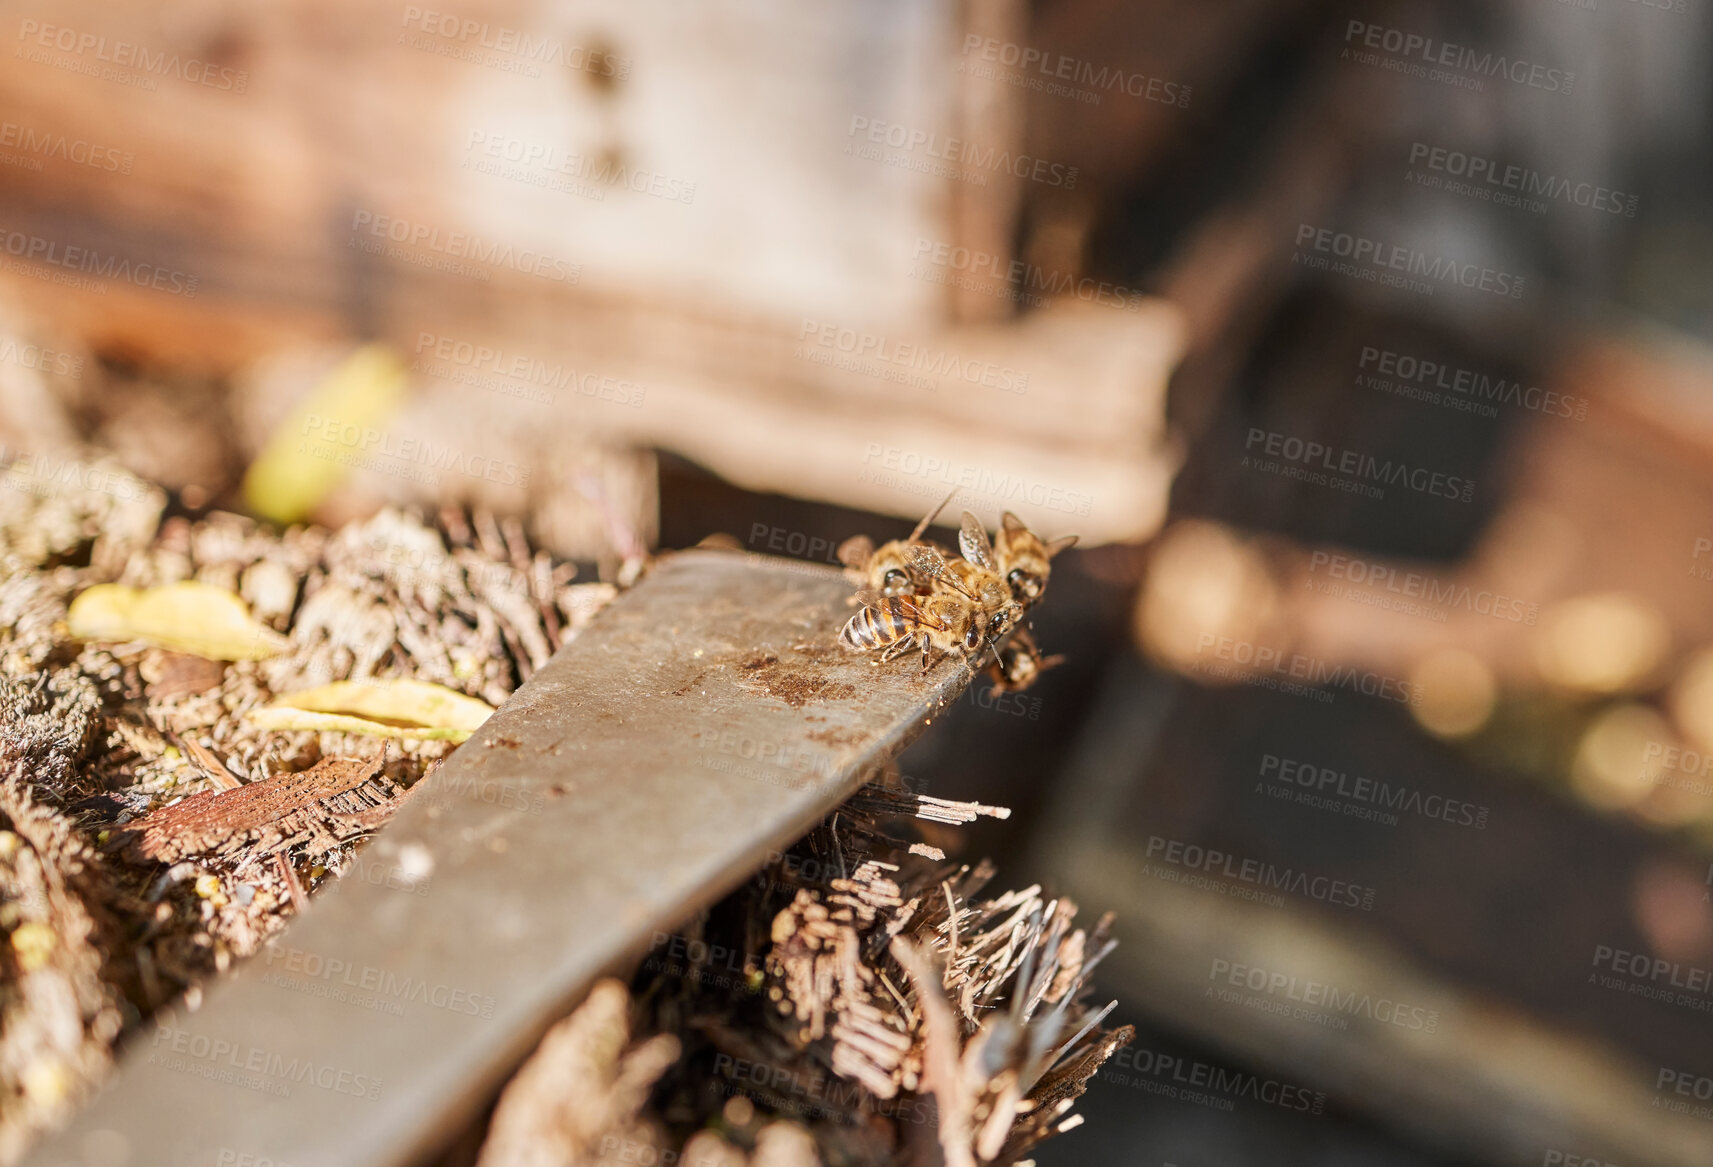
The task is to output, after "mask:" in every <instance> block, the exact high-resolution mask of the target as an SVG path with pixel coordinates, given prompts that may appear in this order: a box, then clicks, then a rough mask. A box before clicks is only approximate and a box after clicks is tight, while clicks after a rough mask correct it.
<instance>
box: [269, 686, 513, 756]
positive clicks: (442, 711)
mask: <svg viewBox="0 0 1713 1167" xmlns="http://www.w3.org/2000/svg"><path fill="white" fill-rule="evenodd" d="M493 712H494V707H493V706H492V705H489V704H488V703H487V702H486V701H479V700H477V699H476V698H474V697H466V696H465V695H464V694H462V693H459V692H456V691H454V690H452V689H448V688H446V687H445V686H444V685H434V684H430V683H429V682H427V681H408V680H396V679H394V680H385V679H383V680H375V681H335V682H333V683H332V684H331V685H319V686H317V687H315V688H313V689H300V690H298V691H297V692H295V693H287V694H285V695H284V696H282V697H280V698H279V699H278V700H276V701H274V702H273V703H272V704H269V705H265V706H263V707H262V708H260V709H256V710H252V711H251V712H250V714H249V719H250V721H251V722H252V723H254V724H256V725H259V726H261V727H262V728H263V729H286V730H293V729H313V730H335V731H338V732H342V733H364V734H369V735H371V736H374V737H396V738H425V739H428V740H431V741H450V742H461V741H463V740H465V739H466V738H468V737H469V736H470V735H471V734H472V733H474V732H475V731H476V729H477V727H478V726H480V725H481V724H482V723H483V722H484V721H486V720H488V718H489V717H490V716H492V714H493Z"/></svg>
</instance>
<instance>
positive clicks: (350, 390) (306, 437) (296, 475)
mask: <svg viewBox="0 0 1713 1167" xmlns="http://www.w3.org/2000/svg"><path fill="white" fill-rule="evenodd" d="M409 384H410V371H409V370H408V369H406V368H405V365H404V361H403V360H401V359H400V357H399V355H398V354H397V353H396V352H394V351H393V350H391V349H389V348H387V347H386V346H385V345H378V344H372V345H365V346H364V347H362V348H360V349H357V350H355V351H354V352H352V353H351V354H350V355H349V356H347V357H346V358H345V359H344V360H342V361H340V362H339V363H338V364H337V365H335V366H334V367H333V369H332V370H331V371H330V372H329V373H328V374H327V376H326V377H324V378H323V379H322V380H321V382H320V383H319V384H317V385H316V386H315V388H314V389H312V390H311V391H310V392H309V394H308V395H307V396H306V397H305V398H304V399H303V401H301V402H300V403H299V404H298V406H297V408H296V409H294V410H293V411H292V412H291V414H290V415H289V416H288V417H287V418H286V419H285V420H284V421H283V422H281V423H280V426H279V428H278V429H276V430H275V431H274V433H273V435H272V436H271V437H270V438H269V439H268V443H267V445H266V446H265V447H263V449H262V451H261V453H260V454H258V455H257V456H256V460H255V461H254V462H253V463H251V464H250V468H249V470H248V471H247V472H246V473H245V475H244V500H245V501H246V502H247V503H249V505H250V509H251V510H253V511H254V512H255V513H256V514H258V515H261V516H262V517H263V518H266V519H272V520H274V521H275V522H276V523H294V522H296V521H298V520H299V519H301V518H304V517H305V516H306V515H308V514H309V513H310V512H311V511H313V510H314V509H315V507H316V505H317V504H318V503H320V502H321V500H322V499H323V498H326V497H327V495H328V494H329V493H331V492H332V490H333V489H334V488H335V487H337V486H338V485H339V484H340V482H342V481H344V479H345V476H346V475H347V474H349V473H350V466H351V464H352V463H354V462H359V461H361V460H362V459H363V458H365V457H368V456H369V455H370V453H371V450H372V449H373V447H374V446H375V445H376V444H377V443H380V442H382V441H383V440H384V439H385V437H386V434H385V433H384V432H383V427H384V426H385V424H386V421H387V419H388V418H389V417H391V416H392V415H393V414H394V412H396V411H397V410H398V408H399V406H400V405H402V404H403V403H404V400H405V396H406V390H407V388H408V387H409Z"/></svg>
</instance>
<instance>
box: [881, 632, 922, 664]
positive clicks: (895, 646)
mask: <svg viewBox="0 0 1713 1167" xmlns="http://www.w3.org/2000/svg"><path fill="white" fill-rule="evenodd" d="M914 644H915V638H914V637H910V636H906V637H905V638H904V639H903V640H895V641H893V642H892V643H891V644H889V645H887V646H886V651H885V652H883V653H881V654H880V659H881V661H882V663H884V662H886V661H889V660H891V659H893V658H894V657H897V656H902V655H903V654H904V653H906V652H908V651H910V649H911V648H912V647H913V646H914Z"/></svg>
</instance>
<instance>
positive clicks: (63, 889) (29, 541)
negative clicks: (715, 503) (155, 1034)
mask: <svg viewBox="0 0 1713 1167" xmlns="http://www.w3.org/2000/svg"><path fill="white" fill-rule="evenodd" d="M50 471H51V473H50ZM92 484H94V485H92ZM164 502H165V499H164V496H163V495H162V493H161V492H160V491H159V490H156V489H155V488H153V487H152V486H149V485H148V484H146V483H143V482H140V481H138V480H136V479H134V478H132V477H130V476H129V475H127V474H124V473H123V472H122V471H119V470H117V469H116V468H114V467H111V466H108V465H105V464H102V463H79V462H76V461H72V460H69V459H60V458H56V459H55V460H54V461H53V463H52V465H51V466H50V465H49V464H48V463H47V462H45V461H42V460H28V459H19V460H18V461H17V462H14V463H12V464H11V465H9V466H0V770H3V771H4V773H3V774H0V941H4V943H0V1164H6V1163H12V1162H15V1161H17V1159H18V1158H19V1157H20V1155H21V1154H22V1151H23V1150H24V1148H26V1147H27V1146H28V1145H29V1144H30V1142H31V1141H33V1139H34V1138H35V1137H36V1136H37V1135H38V1134H39V1133H40V1131H41V1130H43V1129H44V1128H46V1127H47V1126H50V1125H53V1124H55V1123H58V1122H59V1121H61V1120H62V1119H63V1118H65V1117H66V1116H67V1115H68V1114H69V1113H70V1108H71V1107H72V1106H74V1105H75V1103H76V1101H77V1100H78V1099H79V1098H81V1097H82V1096H84V1095H85V1094H86V1093H87V1092H88V1091H89V1090H91V1089H92V1088H93V1087H94V1086H96V1085H98V1084H99V1082H100V1081H101V1080H102V1078H103V1077H104V1076H105V1075H106V1073H107V1072H108V1071H109V1069H110V1063H111V1049H112V1047H113V1045H114V1044H115V1043H116V1042H117V1041H118V1040H119V1039H120V1036H121V1031H122V1030H123V1029H128V1028H133V1027H136V1026H139V1025H142V1024H144V1023H146V1021H147V1019H148V1018H149V1017H150V1016H151V1015H152V1014H153V1013H154V1011H155V1010H156V1009H158V1008H160V1007H161V1006H163V1005H166V1004H169V1003H170V1002H172V1001H173V1000H174V999H176V998H178V997H180V996H181V995H184V994H187V993H188V994H191V995H194V994H197V993H199V992H200V991H201V989H200V986H201V984H202V982H203V981H204V980H206V979H207V978H208V977H210V976H211V975H214V974H217V973H219V972H223V971H225V970H226V969H228V968H230V967H232V965H233V963H234V962H235V961H236V960H237V959H240V958H242V957H245V956H248V955H250V954H252V953H254V952H255V951H257V950H258V949H259V948H260V947H261V946H262V944H263V943H264V942H265V941H266V940H268V939H269V938H270V937H271V936H272V935H274V934H275V933H276V932H277V931H278V930H279V929H280V928H282V927H283V926H284V924H285V922H286V920H287V919H288V918H289V916H290V915H291V913H293V912H294V911H296V910H299V909H300V908H301V907H302V905H303V904H304V902H305V901H306V899H307V897H308V896H310V895H313V894H314V893H315V891H316V890H318V889H319V888H321V887H324V886H326V885H327V884H328V883H329V882H330V881H331V880H333V879H335V878H336V877H337V876H338V875H339V874H340V873H341V872H343V871H346V870H348V869H349V867H350V865H351V863H352V861H353V860H354V858H355V856H356V853H357V848H358V846H359V845H360V843H361V840H362V839H363V838H364V837H365V836H366V835H367V834H369V833H370V832H372V831H373V830H375V829H377V828H378V827H379V826H380V825H381V824H382V823H383V822H384V821H385V820H386V819H387V818H389V817H390V816H391V815H392V814H393V813H394V811H395V810H396V808H397V807H398V805H399V804H400V802H401V801H402V799H403V798H404V797H407V796H408V792H409V790H410V789H412V788H413V787H414V786H415V785H416V783H418V782H419V781H420V780H421V779H422V778H423V777H424V776H425V775H426V774H427V773H428V772H429V771H430V770H431V769H432V768H433V767H434V766H435V765H436V764H438V762H439V761H440V760H441V759H442V758H444V757H445V756H446V755H447V754H448V753H449V752H450V751H451V750H452V749H454V748H455V746H454V745H453V743H451V742H444V741H421V740H402V741H385V742H383V741H381V740H379V739H377V738H374V737H369V736H364V735H359V734H352V733H344V732H333V731H321V732H318V731H314V730H296V731H291V732H274V731H268V730H266V729H264V728H261V727H258V726H256V725H253V724H251V723H250V722H249V721H248V720H247V719H246V716H245V715H246V714H248V713H249V712H251V711H252V710H256V709H259V708H261V707H263V706H264V705H266V704H268V703H269V702H270V701H273V700H274V699H275V698H277V697H279V696H282V695H284V694H287V693H292V692H294V691H298V690H302V689H306V688H311V687H313V686H318V685H326V684H330V683H333V682H343V681H351V680H363V681H370V680H373V681H383V682H392V681H401V680H410V681H426V682H431V683H433V684H436V685H439V686H443V687H444V688H446V689H450V690H452V691H453V692H454V693H455V694H458V695H461V696H460V698H459V699H460V700H463V699H468V698H476V699H480V700H481V701H484V702H487V703H488V704H490V705H498V704H500V703H501V702H503V701H504V700H505V699H506V697H508V696H509V695H510V694H511V692H512V691H513V690H514V689H515V688H516V687H517V686H518V685H519V684H521V683H522V681H523V680H524V679H525V678H527V677H528V676H529V675H530V673H531V672H532V671H533V670H534V669H535V668H538V667H539V666H540V665H541V664H542V663H544V662H545V661H546V659H547V658H548V656H550V655H551V654H552V652H553V651H554V650H555V649H557V648H558V647H559V645H560V644H561V643H563V641H564V640H565V639H566V638H568V637H570V636H573V635H575V634H576V631H577V629H579V628H580V627H581V626H582V625H583V624H584V623H586V622H587V620H588V619H589V618H590V617H591V616H592V615H593V614H594V613H595V612H596V611H598V610H599V609H600V607H601V606H602V605H603V604H604V603H605V602H606V600H608V599H610V598H611V596H612V595H613V589H612V588H611V587H610V586H609V585H606V584H579V583H575V582H573V581H574V578H575V575H576V568H575V566H574V565H572V564H568V563H563V562H557V561H554V560H552V559H550V558H549V557H548V556H546V555H544V554H541V553H539V552H536V551H533V550H532V549H531V548H530V547H529V546H528V545H527V543H526V542H525V540H524V534H523V531H522V529H521V527H519V526H517V525H516V524H515V523H509V522H508V523H503V524H502V523H499V522H497V521H495V520H494V519H493V518H491V517H490V516H486V515H483V514H475V515H466V514H464V513H463V512H459V511H447V512H445V513H444V514H442V515H441V516H439V521H438V523H436V524H432V525H431V524H430V523H428V522H425V521H423V520H422V519H420V518H418V517H415V516H412V515H409V514H405V513H403V512H399V511H383V512H381V513H379V514H377V515H375V516H373V517H371V518H369V519H367V520H365V521H363V522H358V523H353V524H351V525H349V526H347V527H344V528H342V529H341V530H339V531H327V530H323V529H320V528H316V527H294V528H291V529H289V530H286V531H284V532H279V533H276V532H273V531H270V530H268V529H266V528H264V527H262V526H259V525H258V524H256V523H254V522H252V521H250V520H247V519H244V518H241V517H239V516H235V515H228V514H220V513H215V514H210V515H208V516H206V517H204V518H202V519H199V520H196V521H194V522H192V521H190V520H188V519H185V518H182V517H175V518H170V519H167V520H165V521H162V519H161V514H162V508H163V505H164ZM183 583H195V584H198V585H201V586H202V587H204V588H210V589H221V590H222V591H223V592H224V593H227V594H230V595H231V596H233V597H235V599H234V601H233V602H234V603H236V602H238V599H241V601H242V603H243V604H245V605H248V609H249V613H250V615H251V617H253V619H254V620H255V621H256V622H257V623H258V626H261V627H265V628H266V629H267V636H268V637H269V639H270V643H275V644H277V645H278V646H279V651H278V652H277V653H275V654H274V655H273V656H271V657H269V658H268V659H265V660H236V661H232V662H230V663H220V662H213V661H209V660H206V659H204V658H202V657H198V656H194V655H189V654H186V653H183V652H175V651H171V650H169V649H166V648H162V647H158V646H157V647H151V646H150V645H149V644H148V643H146V642H145V641H142V640H137V641H130V642H115V643H98V642H88V643H82V642H78V641H76V640H74V639H73V638H72V637H71V636H70V635H69V631H68V627H67V614H68V610H69V608H70V605H71V603H72V602H73V600H75V598H76V597H77V596H79V595H81V594H85V593H87V592H88V591H89V590H90V589H91V588H93V587H96V586H97V585H103V584H117V585H123V586H125V587H130V588H160V587H166V586H170V585H178V584H183ZM275 638H277V639H275ZM19 961H24V962H26V963H28V964H29V965H30V967H28V968H25V967H24V966H23V965H22V964H20V963H18V962H19Z"/></svg>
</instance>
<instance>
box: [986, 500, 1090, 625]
mask: <svg viewBox="0 0 1713 1167" xmlns="http://www.w3.org/2000/svg"><path fill="white" fill-rule="evenodd" d="M984 537H985V536H984ZM960 538H961V536H960ZM1076 541H1077V537H1076V536H1075V535H1064V536H1062V537H1060V538H1058V539H1054V540H1053V541H1052V542H1051V543H1043V542H1042V541H1041V537H1040V536H1039V535H1037V534H1035V532H1033V531H1031V530H1030V529H1029V528H1028V527H1026V526H1024V525H1023V520H1022V519H1020V518H1018V517H1017V516H1016V515H1014V514H1012V513H1011V512H1010V511H1006V512H1005V517H1004V518H1003V519H1001V520H1000V528H999V540H998V542H996V543H995V544H994V558H995V559H996V560H997V561H998V565H999V566H998V570H999V571H1000V572H1001V573H1002V574H1003V575H1004V576H1005V582H1006V585H1007V586H1008V587H1009V588H1010V589H1011V594H1012V596H1013V597H1014V598H1015V599H1016V600H1017V602H1018V603H1020V604H1022V605H1023V606H1024V607H1025V608H1029V607H1033V606H1034V605H1035V604H1037V603H1039V602H1040V600H1041V597H1042V595H1044V594H1045V593H1046V591H1047V577H1048V576H1049V575H1051V574H1052V560H1053V557H1054V556H1055V555H1057V554H1058V553H1059V552H1061V551H1063V550H1065V549H1066V548H1068V547H1071V546H1073V545H1074V544H1075V543H1076Z"/></svg>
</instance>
